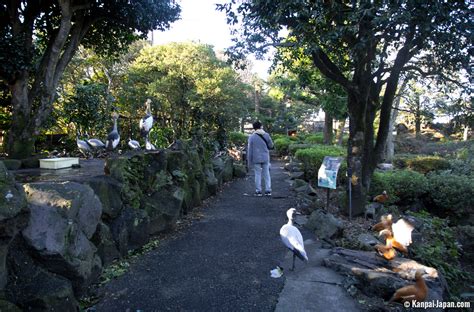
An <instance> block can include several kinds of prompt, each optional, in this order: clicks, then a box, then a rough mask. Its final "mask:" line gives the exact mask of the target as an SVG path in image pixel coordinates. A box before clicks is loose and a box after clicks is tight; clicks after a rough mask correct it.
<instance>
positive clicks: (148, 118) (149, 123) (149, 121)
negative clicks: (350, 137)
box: [140, 99, 153, 137]
mask: <svg viewBox="0 0 474 312" xmlns="http://www.w3.org/2000/svg"><path fill="white" fill-rule="evenodd" d="M150 104H151V100H150V99H148V100H146V103H145V105H146V115H145V116H144V117H143V118H142V119H140V134H141V136H142V137H147V136H148V133H149V132H150V130H151V127H153V115H152V114H151V109H150Z"/></svg>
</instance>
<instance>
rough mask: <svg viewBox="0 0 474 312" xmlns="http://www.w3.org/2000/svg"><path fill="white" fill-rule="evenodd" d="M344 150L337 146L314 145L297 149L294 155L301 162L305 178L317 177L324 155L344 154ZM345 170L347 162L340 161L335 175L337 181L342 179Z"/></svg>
mask: <svg viewBox="0 0 474 312" xmlns="http://www.w3.org/2000/svg"><path fill="white" fill-rule="evenodd" d="M345 154H346V150H345V149H344V148H342V147H339V146H329V145H318V144H316V145H314V146H313V147H311V148H306V149H299V150H297V151H296V153H295V157H296V158H297V159H298V160H300V161H301V162H302V163H303V170H304V172H305V176H306V178H307V179H312V180H315V179H317V178H318V170H319V167H321V164H322V163H323V160H324V156H345ZM346 171H347V163H346V161H345V160H343V161H342V163H341V167H340V168H339V172H338V175H337V179H338V181H343V179H344V178H345V173H346Z"/></svg>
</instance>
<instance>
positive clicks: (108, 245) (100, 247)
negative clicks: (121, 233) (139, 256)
mask: <svg viewBox="0 0 474 312" xmlns="http://www.w3.org/2000/svg"><path fill="white" fill-rule="evenodd" d="M91 241H92V242H93V243H94V245H95V246H96V247H97V253H98V255H99V257H100V259H101V260H102V264H103V265H104V266H105V265H107V264H109V263H111V262H112V261H114V260H115V259H118V258H120V253H119V251H118V249H117V246H116V244H115V241H114V238H113V236H112V232H111V231H110V228H109V227H108V226H107V225H106V224H105V223H103V222H99V224H98V225H97V230H96V231H95V233H94V236H92V239H91Z"/></svg>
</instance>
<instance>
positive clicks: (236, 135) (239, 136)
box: [227, 131, 248, 146]
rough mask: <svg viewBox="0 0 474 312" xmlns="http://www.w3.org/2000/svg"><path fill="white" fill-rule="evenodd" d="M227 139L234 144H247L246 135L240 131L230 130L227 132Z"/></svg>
mask: <svg viewBox="0 0 474 312" xmlns="http://www.w3.org/2000/svg"><path fill="white" fill-rule="evenodd" d="M227 139H228V140H229V143H231V144H232V145H234V146H245V145H246V144H247V140H248V135H247V134H245V133H242V132H237V131H231V132H229V133H228V137H227Z"/></svg>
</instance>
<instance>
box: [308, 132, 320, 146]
mask: <svg viewBox="0 0 474 312" xmlns="http://www.w3.org/2000/svg"><path fill="white" fill-rule="evenodd" d="M304 143H308V144H324V134H323V133H312V134H310V135H308V136H306V138H305V139H304Z"/></svg>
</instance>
